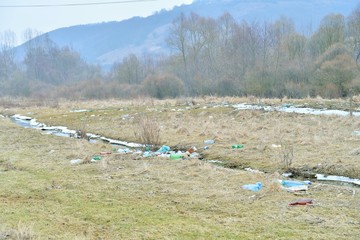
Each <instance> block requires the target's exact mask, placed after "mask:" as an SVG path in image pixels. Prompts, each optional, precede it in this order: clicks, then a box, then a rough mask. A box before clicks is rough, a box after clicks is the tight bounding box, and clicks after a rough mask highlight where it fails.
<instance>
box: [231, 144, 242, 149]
mask: <svg viewBox="0 0 360 240" xmlns="http://www.w3.org/2000/svg"><path fill="white" fill-rule="evenodd" d="M231 147H232V148H243V147H244V145H242V144H233V145H232V146H231Z"/></svg>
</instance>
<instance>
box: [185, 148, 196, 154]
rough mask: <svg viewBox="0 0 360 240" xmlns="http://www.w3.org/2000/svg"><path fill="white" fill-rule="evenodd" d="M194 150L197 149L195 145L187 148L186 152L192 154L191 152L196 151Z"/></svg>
mask: <svg viewBox="0 0 360 240" xmlns="http://www.w3.org/2000/svg"><path fill="white" fill-rule="evenodd" d="M196 151H197V148H196V147H191V148H190V149H189V150H187V152H186V153H188V154H192V153H193V152H196Z"/></svg>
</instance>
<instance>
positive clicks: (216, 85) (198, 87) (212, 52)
mask: <svg viewBox="0 0 360 240" xmlns="http://www.w3.org/2000/svg"><path fill="white" fill-rule="evenodd" d="M28 35H29V39H32V36H33V33H32V32H29V33H28ZM12 39H13V35H12V34H11V32H5V33H2V35H1V41H0V43H1V50H0V61H1V65H0V67H1V69H0V95H1V96H7V95H10V96H32V97H51V98H59V97H67V98H74V99H79V98H111V97H119V98H130V97H137V96H145V95H148V96H152V97H156V98H167V97H179V96H198V95H219V96H232V95H237V96H242V95H255V96H259V97H284V96H287V97H291V98H301V97H307V96H312V97H315V96H322V97H326V98H338V97H347V96H349V95H352V94H357V93H359V91H360V78H359V68H358V62H359V60H360V6H358V7H357V8H355V9H353V11H352V12H351V13H350V14H349V16H344V15H342V14H337V13H331V14H328V15H326V16H325V17H323V18H322V20H321V22H320V24H319V26H318V27H317V28H316V29H315V30H314V31H313V32H311V33H310V34H308V33H304V32H302V31H299V30H298V29H297V28H296V26H295V23H294V21H293V19H292V18H291V17H285V16H284V17H280V18H278V19H276V20H274V21H257V20H249V21H245V20H242V21H237V20H236V18H235V17H234V16H232V14H230V13H229V12H224V13H223V14H222V15H221V16H219V17H216V18H213V17H203V16H200V15H198V14H197V13H190V14H180V15H178V17H177V18H176V19H175V20H173V22H172V23H171V25H170V27H169V32H168V34H167V36H166V37H165V42H166V46H167V47H168V48H169V49H171V54H169V55H150V54H135V53H130V54H128V55H127V56H125V57H124V58H123V60H122V61H121V62H117V63H114V64H113V66H112V68H111V71H108V72H103V71H102V70H101V68H100V67H99V66H96V65H92V64H89V63H87V62H86V61H84V60H83V59H82V57H81V55H80V54H79V53H78V52H77V51H75V50H74V49H73V48H71V47H67V46H59V45H57V44H56V43H54V42H53V41H52V40H51V39H50V38H49V37H48V36H47V35H43V36H42V37H38V38H36V41H30V42H29V43H31V44H28V45H26V49H25V58H24V61H22V62H21V64H18V63H16V62H15V57H14V56H15V53H14V51H15V50H14V48H13V46H12V42H13V41H12Z"/></svg>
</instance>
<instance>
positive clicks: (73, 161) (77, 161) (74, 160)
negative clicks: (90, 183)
mask: <svg viewBox="0 0 360 240" xmlns="http://www.w3.org/2000/svg"><path fill="white" fill-rule="evenodd" d="M80 163H82V160H81V159H73V160H70V164H71V165H75V164H80Z"/></svg>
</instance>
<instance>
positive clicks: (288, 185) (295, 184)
mask: <svg viewBox="0 0 360 240" xmlns="http://www.w3.org/2000/svg"><path fill="white" fill-rule="evenodd" d="M279 183H280V184H281V186H282V188H283V189H285V190H287V191H289V192H299V191H307V190H308V185H310V184H311V182H310V181H302V182H300V181H289V180H279Z"/></svg>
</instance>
